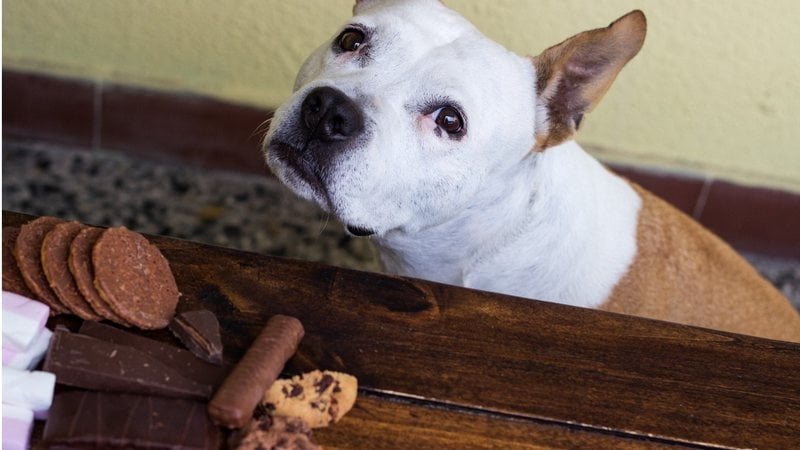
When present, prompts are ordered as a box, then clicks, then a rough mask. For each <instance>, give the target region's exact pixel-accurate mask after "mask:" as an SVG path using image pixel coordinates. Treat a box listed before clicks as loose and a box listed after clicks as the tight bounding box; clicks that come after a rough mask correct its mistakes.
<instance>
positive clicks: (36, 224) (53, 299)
mask: <svg viewBox="0 0 800 450" xmlns="http://www.w3.org/2000/svg"><path fill="white" fill-rule="evenodd" d="M62 222H64V221H63V220H61V219H59V218H56V217H50V216H42V217H39V218H38V219H35V220H33V221H31V222H28V223H26V224H25V225H23V226H21V227H20V228H19V236H17V242H16V243H14V257H15V258H16V259H17V265H19V270H20V272H22V279H23V280H25V284H26V285H27V286H28V288H30V290H31V292H33V294H34V295H35V296H36V298H37V299H39V300H41V301H42V302H44V303H46V304H47V305H48V306H49V307H50V314H59V313H66V312H69V310H68V309H67V308H66V307H65V306H64V305H62V304H61V302H60V301H59V300H58V297H57V296H56V294H55V292H53V290H52V289H50V284H49V283H48V282H47V277H46V276H45V275H44V270H43V269H42V241H44V237H45V235H46V234H47V233H48V232H49V231H50V230H52V229H53V227H55V226H56V225H58V224H60V223H62Z"/></svg>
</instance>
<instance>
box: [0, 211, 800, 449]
mask: <svg viewBox="0 0 800 450" xmlns="http://www.w3.org/2000/svg"><path fill="white" fill-rule="evenodd" d="M29 219H30V216H24V215H20V214H16V213H10V212H5V211H4V213H3V225H20V224H22V223H24V222H25V221H27V220H29ZM152 240H153V242H154V243H155V244H157V245H158V247H159V248H160V249H161V250H162V252H163V253H164V255H165V256H166V257H167V259H169V261H170V264H171V266H172V269H173V271H174V273H175V277H176V279H177V281H178V286H179V288H180V290H181V292H182V293H183V297H182V300H181V303H180V304H179V310H191V309H196V308H200V307H202V308H207V309H210V310H212V311H214V312H215V313H216V314H217V315H218V316H219V318H220V321H221V324H222V328H223V330H224V337H223V339H224V344H225V349H226V358H227V359H230V360H231V361H235V360H236V359H237V358H238V357H240V356H241V355H242V354H243V352H244V351H245V349H246V348H247V346H248V345H249V343H250V342H251V341H252V339H254V338H255V336H256V334H257V332H258V331H259V329H260V328H261V326H262V324H263V323H264V322H265V320H266V319H267V318H269V317H270V316H272V315H273V314H279V313H280V314H288V315H292V316H296V317H298V318H299V319H300V320H301V321H302V322H303V324H304V325H305V328H306V336H305V338H304V339H303V342H302V344H301V346H300V349H299V351H298V352H297V354H296V355H295V356H294V358H292V360H291V361H290V362H289V364H288V365H287V367H286V371H287V373H298V372H301V371H306V370H310V369H313V368H321V369H330V370H338V371H344V372H348V373H350V374H353V375H355V376H356V377H358V380H359V383H360V392H359V398H358V401H357V403H356V405H355V407H354V408H353V410H352V411H351V412H350V413H349V414H348V415H347V416H346V417H345V418H344V419H342V421H340V422H339V423H338V424H336V425H334V426H331V427H328V428H324V429H318V430H315V434H314V436H315V439H316V440H317V441H318V442H319V443H320V444H322V445H323V446H324V447H325V448H326V449H360V448H364V449H384V448H385V449H393V448H409V449H411V448H414V449H417V448H420V449H421V448H431V449H433V448H435V449H439V448H457V449H467V448H487V449H488V448H497V449H516V448H592V449H594V448H614V449H617V448H658V447H674V446H686V447H691V448H720V447H722V448H730V447H732V448H763V449H779V448H786V449H791V448H800V345H797V344H790V343H784V342H778V341H771V340H764V339H757V338H752V337H746V336H740V335H735V334H730V333H724V332H717V331H711V330H705V329H699V328H693V327H688V326H683V325H677V324H671V323H664V322H658V321H652V320H645V319H639V318H634V317H626V316H622V315H616V314H610V313H605V312H600V311H593V310H586V309H580V308H574V307H569V306H564V305H557V304H552V303H546V302H539V301H532V300H525V299H519V298H514V297H509V296H504V295H498V294H491V293H486V292H480V291H474V290H469V289H464V288H458V287H453V286H447V285H443V284H437V283H431V282H427V281H421V280H415V279H408V278H400V277H391V276H384V275H379V274H373V273H365V272H358V271H353V270H346V269H342V268H337V267H331V266H327V265H322V264H316V263H311V262H305V261H298V260H291V259H284V258H276V257H270V256H264V255H259V254H253V253H246V252H241V251H237V250H231V249H226V248H220V247H213V246H208V245H203V244H198V243H195V242H189V241H185V240H178V239H171V238H165V237H152Z"/></svg>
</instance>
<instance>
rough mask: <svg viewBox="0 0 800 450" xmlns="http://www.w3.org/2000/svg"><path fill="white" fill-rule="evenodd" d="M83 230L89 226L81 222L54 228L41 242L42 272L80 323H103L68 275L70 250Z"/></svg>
mask: <svg viewBox="0 0 800 450" xmlns="http://www.w3.org/2000/svg"><path fill="white" fill-rule="evenodd" d="M83 228H86V226H85V225H82V224H80V223H78V222H64V223H60V224H58V225H56V226H55V227H53V229H52V230H50V232H49V233H47V234H46V235H45V237H44V241H43V242H42V269H44V274H45V276H46V277H47V281H48V282H50V288H51V289H52V290H53V292H55V293H56V296H57V297H58V299H59V300H60V301H61V303H63V304H64V306H66V307H67V308H69V310H70V311H72V312H73V313H74V314H75V315H77V316H78V317H80V318H81V319H84V320H102V319H103V318H102V317H100V315H98V314H97V313H96V312H94V309H92V306H91V305H90V304H89V303H88V302H87V301H86V300H85V299H84V298H83V295H81V293H80V291H78V286H76V284H75V278H73V276H72V273H71V272H70V271H69V263H68V260H69V247H70V244H72V240H73V239H75V236H77V235H78V233H79V232H80V231H81V230H82V229H83Z"/></svg>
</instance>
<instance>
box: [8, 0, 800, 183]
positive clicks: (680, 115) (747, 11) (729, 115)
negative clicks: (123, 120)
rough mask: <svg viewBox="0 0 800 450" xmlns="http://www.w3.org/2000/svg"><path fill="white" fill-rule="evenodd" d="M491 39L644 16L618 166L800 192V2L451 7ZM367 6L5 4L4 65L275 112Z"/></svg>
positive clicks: (621, 94) (627, 76) (602, 148)
mask: <svg viewBox="0 0 800 450" xmlns="http://www.w3.org/2000/svg"><path fill="white" fill-rule="evenodd" d="M447 3H448V4H449V5H450V6H452V7H453V8H455V9H456V10H458V11H460V12H462V13H463V14H464V15H466V16H467V17H468V18H469V19H471V20H472V21H473V22H475V23H476V25H477V26H478V27H479V28H480V29H482V30H483V31H484V32H485V33H486V34H487V35H488V36H490V37H491V38H493V39H495V40H497V41H499V42H501V43H503V44H505V45H506V46H507V47H509V48H510V49H512V50H514V51H516V52H518V53H523V54H536V53H538V52H539V51H540V50H542V49H543V48H545V47H547V46H549V45H551V44H554V43H557V42H560V41H561V40H563V39H564V38H566V37H567V36H569V35H572V34H574V33H576V32H579V31H582V30H584V29H588V28H595V27H598V26H604V25H606V24H608V23H609V22H611V21H612V20H613V19H615V18H616V17H617V16H620V15H622V14H623V13H625V12H627V11H629V10H631V9H635V8H640V9H642V10H644V11H645V13H646V14H647V16H648V20H649V35H648V38H647V42H646V43H645V48H644V50H643V51H642V53H641V54H640V55H639V56H637V58H636V59H635V60H634V61H633V62H632V63H631V64H630V65H629V66H628V67H627V68H626V69H625V70H624V71H623V72H622V75H621V76H620V77H619V79H618V80H617V83H616V85H615V86H614V87H613V88H612V90H611V91H610V92H609V94H608V95H607V96H606V98H605V100H604V101H603V103H601V105H600V106H599V107H598V108H597V109H596V110H595V112H594V113H593V114H592V115H591V116H589V117H588V118H587V120H586V121H585V125H584V129H583V130H582V133H581V135H580V138H579V141H580V142H582V143H584V144H586V145H587V146H588V147H591V148H592V149H593V151H594V152H595V154H597V155H598V156H600V157H601V158H604V159H606V160H613V161H622V162H632V163H636V164H643V165H653V166H660V167H664V168H668V169H679V170H684V171H688V172H694V173H699V174H708V175H714V176H719V177H722V178H727V179H732V180H735V181H739V182H744V183H748V184H756V185H766V186H775V187H780V188H785V189H790V190H793V191H798V192H800V118H798V113H800V25H799V22H798V18H800V2H798V1H796V0H770V1H768V2H756V1H752V0H492V1H489V0H449V1H447ZM351 6H352V1H351V0H296V1H292V0H226V1H221V0H5V1H4V2H3V64H4V66H5V67H13V68H21V69H33V70H40V71H45V72H52V73H57V74H67V75H78V76H82V77H88V78H92V79H97V80H103V81H109V82H122V83H134V84H140V85H145V86H149V87H156V88H163V89H177V90H186V91H192V92H198V93H203V94H210V95H212V96H216V97H219V98H223V99H227V100H233V101H237V102H244V103H250V104H256V105H263V106H276V105H278V104H279V103H280V102H281V101H282V100H283V99H284V98H286V97H287V96H288V95H289V93H290V90H291V86H292V82H293V79H294V74H295V72H296V70H297V68H298V67H299V65H300V63H301V61H302V60H303V58H304V56H305V55H307V54H308V53H309V52H310V51H311V50H312V49H313V48H315V47H316V46H317V45H319V44H320V43H321V42H322V41H323V40H325V39H326V38H328V37H329V36H330V35H331V34H333V33H334V31H335V30H336V28H337V26H338V25H339V24H340V23H341V22H342V21H343V20H346V18H347V17H348V16H349V13H350V9H351Z"/></svg>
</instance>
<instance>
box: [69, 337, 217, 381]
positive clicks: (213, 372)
mask: <svg viewBox="0 0 800 450" xmlns="http://www.w3.org/2000/svg"><path fill="white" fill-rule="evenodd" d="M79 333H80V334H84V335H86V336H92V337H95V338H97V339H101V340H104V341H108V342H113V343H114V344H119V345H127V346H129V347H133V348H135V349H136V350H139V351H140V352H143V353H145V354H147V355H149V356H151V357H153V358H155V359H157V360H159V361H161V362H162V363H164V364H166V365H168V366H170V367H171V368H173V369H175V370H176V371H177V372H178V373H180V374H181V375H182V376H184V377H186V378H188V379H190V380H192V381H195V382H197V383H200V384H210V385H211V386H213V387H214V388H215V389H216V388H217V387H219V385H220V384H222V381H223V380H224V379H225V376H226V375H228V372H230V369H231V366H230V365H226V366H223V367H220V366H217V365H214V364H209V363H207V362H205V361H203V360H201V359H200V358H198V357H197V356H195V355H194V354H192V353H191V352H188V351H186V350H184V349H182V348H178V347H176V346H174V345H169V344H165V343H163V342H160V341H156V340H154V339H149V338H146V337H143V336H139V335H137V334H134V333H130V332H128V331H125V330H122V329H119V328H117V327H113V326H110V325H106V324H103V323H97V322H83V325H81V328H80V330H79Z"/></svg>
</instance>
